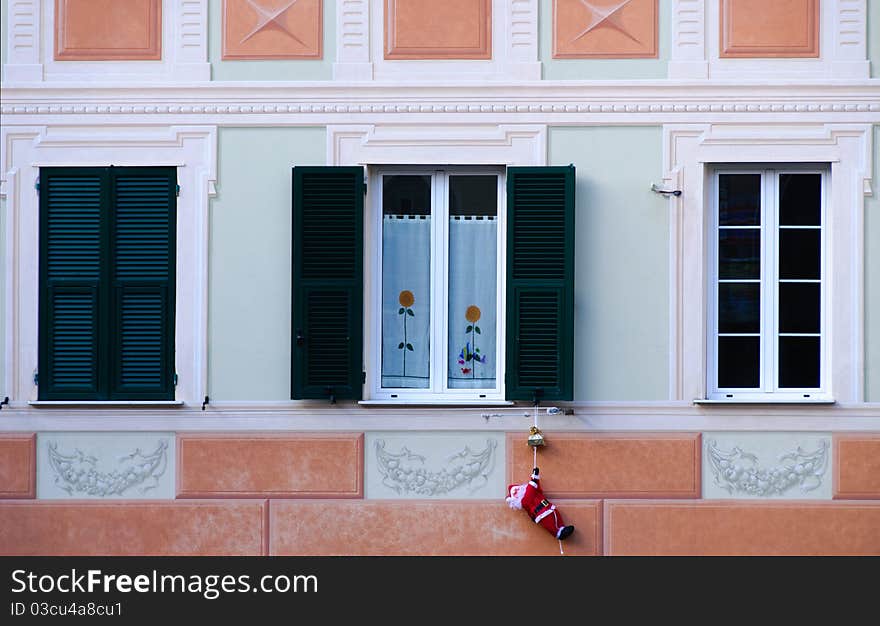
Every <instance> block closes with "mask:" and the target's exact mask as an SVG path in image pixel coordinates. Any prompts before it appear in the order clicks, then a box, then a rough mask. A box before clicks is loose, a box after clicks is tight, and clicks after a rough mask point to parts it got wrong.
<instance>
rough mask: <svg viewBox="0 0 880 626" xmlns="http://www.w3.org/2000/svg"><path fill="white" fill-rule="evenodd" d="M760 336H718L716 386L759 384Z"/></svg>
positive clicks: (730, 386) (739, 386)
mask: <svg viewBox="0 0 880 626" xmlns="http://www.w3.org/2000/svg"><path fill="white" fill-rule="evenodd" d="M760 355H761V338H760V337H719V338H718V387H719V388H721V389H728V388H745V389H754V388H756V387H759V386H760V384H761V366H760Z"/></svg>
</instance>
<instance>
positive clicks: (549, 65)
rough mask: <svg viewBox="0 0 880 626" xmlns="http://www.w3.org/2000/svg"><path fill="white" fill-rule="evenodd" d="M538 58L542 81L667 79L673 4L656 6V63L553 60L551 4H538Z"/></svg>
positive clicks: (667, 1)
mask: <svg viewBox="0 0 880 626" xmlns="http://www.w3.org/2000/svg"><path fill="white" fill-rule="evenodd" d="M540 5H541V8H540V13H539V15H538V36H539V46H538V55H539V57H540V60H541V62H542V63H543V72H544V74H543V77H544V79H545V80H608V79H621V80H626V79H639V78H645V79H649V78H666V74H667V70H666V66H667V63H668V61H669V49H670V39H671V34H670V33H671V32H672V25H671V16H672V0H660V3H659V6H658V12H659V14H658V29H659V34H658V36H659V40H658V48H657V58H656V59H554V58H553V3H552V2H551V1H550V0H546V1H545V2H541V3H540Z"/></svg>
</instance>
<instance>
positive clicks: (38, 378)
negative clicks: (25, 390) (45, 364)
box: [34, 370, 40, 386]
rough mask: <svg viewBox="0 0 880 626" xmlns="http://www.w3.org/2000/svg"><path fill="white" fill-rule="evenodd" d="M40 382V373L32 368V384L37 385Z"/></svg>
mask: <svg viewBox="0 0 880 626" xmlns="http://www.w3.org/2000/svg"><path fill="white" fill-rule="evenodd" d="M39 384H40V373H39V372H38V371H37V370H34V385H35V386H37V385H39Z"/></svg>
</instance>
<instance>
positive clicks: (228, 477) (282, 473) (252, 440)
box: [177, 433, 364, 498]
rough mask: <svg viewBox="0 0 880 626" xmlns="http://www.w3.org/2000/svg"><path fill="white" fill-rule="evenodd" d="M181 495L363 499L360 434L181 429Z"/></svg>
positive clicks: (179, 459) (362, 461)
mask: <svg viewBox="0 0 880 626" xmlns="http://www.w3.org/2000/svg"><path fill="white" fill-rule="evenodd" d="M177 448H178V456H177V463H178V465H177V467H178V470H177V472H178V473H177V481H178V483H177V485H178V488H177V494H178V497H180V498H214V497H224V498H251V497H282V498H362V497H363V495H364V476H363V467H364V436H363V434H362V433H324V434H322V433H307V434H306V433H298V434H296V435H295V436H290V435H273V434H247V435H243V434H183V435H179V436H178V438H177Z"/></svg>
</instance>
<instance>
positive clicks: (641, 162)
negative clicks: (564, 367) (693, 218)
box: [549, 127, 669, 401]
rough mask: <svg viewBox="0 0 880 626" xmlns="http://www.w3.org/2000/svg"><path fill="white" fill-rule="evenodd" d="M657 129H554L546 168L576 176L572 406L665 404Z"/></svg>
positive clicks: (663, 231) (663, 233) (665, 300)
mask: <svg viewBox="0 0 880 626" xmlns="http://www.w3.org/2000/svg"><path fill="white" fill-rule="evenodd" d="M661 139H662V132H661V129H660V128H659V127H604V128H603V127H593V128H562V127H557V128H551V129H550V133H549V163H550V164H551V165H565V164H568V163H573V164H574V165H575V167H576V169H577V191H576V195H577V212H576V217H575V223H576V236H575V242H576V247H575V346H574V355H575V356H574V360H575V363H574V370H575V381H574V389H575V393H574V398H575V400H633V401H636V400H665V399H666V398H667V397H668V393H669V392H668V378H669V366H668V359H669V340H668V334H669V293H668V291H669V288H668V286H669V277H668V266H669V250H668V242H669V226H668V217H667V210H668V209H667V204H666V203H667V200H665V199H663V198H662V197H661V196H659V195H657V194H655V193H654V192H652V191H651V183H652V182H659V181H660V180H661V178H662V164H661V158H662V150H661Z"/></svg>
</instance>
